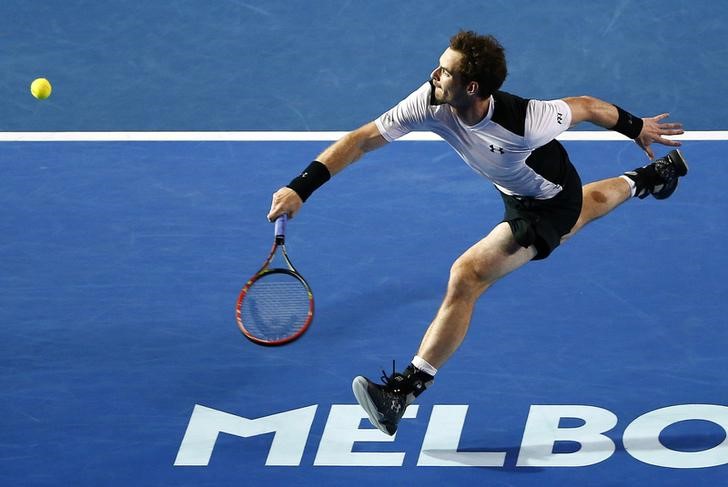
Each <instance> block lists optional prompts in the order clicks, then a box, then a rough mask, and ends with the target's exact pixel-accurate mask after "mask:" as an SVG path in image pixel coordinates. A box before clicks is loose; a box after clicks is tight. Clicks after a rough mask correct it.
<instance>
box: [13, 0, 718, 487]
mask: <svg viewBox="0 0 728 487" xmlns="http://www.w3.org/2000/svg"><path fill="white" fill-rule="evenodd" d="M461 28H464V29H473V30H476V31H479V32H482V33H486V32H487V33H492V34H494V35H495V36H496V37H497V38H498V39H500V40H501V42H502V43H503V44H504V46H505V47H506V53H507V56H508V61H509V76H508V78H507V79H506V83H505V84H504V86H503V88H504V89H505V90H506V91H509V92H512V93H515V94H518V95H520V96H524V97H528V98H540V99H553V98H561V97H565V96H577V95H592V96H596V97H599V98H601V99H604V100H607V101H610V102H613V103H616V104H619V105H620V106H622V107H623V108H625V109H627V110H629V111H631V112H633V113H635V114H639V115H641V116H652V115H656V114H658V113H662V112H666V111H669V112H670V113H671V117H670V120H675V121H681V122H683V123H684V125H685V129H686V130H687V131H688V132H687V135H686V136H685V137H684V144H683V152H684V154H685V156H686V158H687V159H688V161H689V163H690V173H689V175H688V177H687V178H684V179H683V180H682V182H681V185H680V187H679V188H678V190H677V192H676V193H675V194H674V195H673V196H672V197H671V198H670V199H669V200H667V201H656V200H654V199H652V198H648V199H646V200H636V199H635V200H633V201H629V202H628V203H626V204H625V205H623V206H622V207H620V208H619V209H617V210H616V211H615V212H613V213H612V214H610V215H609V216H608V217H607V218H605V219H602V220H599V221H596V222H594V223H592V224H591V226H590V227H588V228H586V229H585V230H584V231H583V232H582V233H580V234H578V235H577V236H576V237H575V238H573V239H572V240H571V241H569V242H568V243H567V244H565V245H564V246H562V247H561V248H559V249H557V251H556V252H555V253H554V254H553V255H552V256H551V257H550V258H549V259H547V260H545V261H540V262H536V263H532V264H529V265H527V266H526V267H524V268H522V269H520V270H518V271H517V272H516V273H514V274H513V275H511V276H508V277H507V278H505V279H504V280H502V281H500V282H498V283H497V284H496V285H495V286H494V287H493V288H492V289H490V290H489V291H488V292H487V293H486V295H485V296H484V297H483V298H482V300H481V301H480V302H479V305H478V307H477V309H476V312H475V316H474V319H473V324H472V326H471V328H470V331H469V334H468V336H467V338H466V340H465V342H464V344H463V346H462V347H461V348H460V350H458V352H457V353H456V354H455V355H454V357H453V358H452V360H451V361H449V362H448V363H447V365H446V366H445V367H443V368H442V369H441V370H440V371H439V372H438V374H437V380H436V382H435V385H434V386H433V387H432V388H431V389H430V390H429V391H427V393H426V394H424V395H422V396H421V397H420V399H419V400H418V402H417V403H416V405H413V406H411V407H410V408H409V409H408V411H407V415H406V416H405V419H403V420H402V423H401V427H400V430H399V431H398V433H397V435H396V437H394V438H391V437H387V436H384V435H383V434H380V433H379V431H378V430H374V429H372V427H371V425H370V424H369V422H368V421H367V420H366V419H363V417H364V413H363V411H362V410H361V409H360V408H359V407H358V406H357V404H356V402H355V400H354V397H353V395H352V392H351V381H352V378H353V377H354V376H356V375H360V374H361V375H366V376H368V377H369V378H372V379H376V378H378V377H379V375H380V370H382V369H384V370H385V371H386V372H387V373H390V372H391V367H392V360H396V364H397V368H398V369H400V370H401V369H402V368H403V367H405V366H406V365H407V363H408V362H409V361H410V360H411V359H412V356H413V355H414V353H415V351H416V349H417V346H418V344H419V341H420V339H421V337H422V333H423V331H424V329H425V327H426V326H427V325H428V324H429V322H430V320H431V319H432V317H433V316H434V314H435V312H436V310H437V307H438V306H439V304H440V301H441V299H442V296H443V294H444V291H445V286H446V282H447V278H448V272H449V269H450V265H451V263H452V262H453V260H454V259H455V258H456V257H457V256H458V255H460V254H461V253H462V252H463V251H464V250H465V249H466V248H468V247H469V246H470V245H472V244H473V243H474V242H475V241H477V240H479V239H480V238H482V236H483V235H484V234H485V233H486V232H488V231H489V230H490V229H491V228H492V227H493V225H494V224H496V223H497V222H499V221H500V219H501V217H502V214H503V208H502V202H501V199H500V197H499V195H498V194H497V192H496V191H495V190H494V189H493V188H492V186H491V185H490V184H489V183H487V182H486V181H485V180H484V179H483V178H481V177H479V176H477V175H475V174H473V173H472V171H471V170H470V169H468V168H467V167H466V165H465V164H463V163H462V161H461V160H460V159H459V158H458V156H457V155H456V154H455V153H454V152H453V151H452V150H451V149H450V147H449V146H447V145H446V144H445V143H444V142H442V141H436V140H434V141H433V140H410V141H401V142H396V143H393V144H390V145H389V146H388V147H386V148H385V149H382V150H381V151H377V152H374V153H371V154H369V155H367V156H366V157H365V158H363V159H362V160H361V161H360V162H358V163H357V164H355V165H353V166H352V167H351V168H350V169H347V170H346V171H344V172H342V173H341V174H339V175H337V176H336V178H335V179H334V180H333V181H331V182H330V183H328V184H327V185H326V186H324V187H323V188H322V189H320V190H319V191H317V192H316V194H315V195H314V196H313V197H312V198H311V199H310V200H309V202H308V203H307V204H306V205H305V208H304V209H303V211H302V212H301V213H300V215H299V216H298V217H297V218H296V219H294V220H292V221H291V222H289V225H288V237H287V244H288V252H289V254H290V256H291V258H292V260H293V262H294V264H295V265H296V267H297V268H298V269H299V270H300V271H301V273H302V274H303V275H304V276H305V277H306V278H307V280H308V281H309V283H310V284H311V286H312V288H313V292H314V294H315V296H316V315H315V319H314V322H313V325H312V326H311V328H310V329H309V330H308V332H307V333H306V334H305V335H304V336H303V337H302V338H301V339H300V340H298V341H296V342H294V343H292V344H290V345H288V346H284V347H279V348H263V347H260V346H257V345H254V344H253V343H251V342H249V341H248V340H246V339H245V337H244V336H243V335H242V334H241V333H240V331H239V330H238V327H237V326H236V323H235V314H234V306H235V300H236V298H237V295H238V292H239V291H240V288H241V286H242V285H243V284H244V283H245V280H246V279H247V278H248V277H249V276H250V275H251V274H252V273H253V272H254V271H256V270H257V269H258V268H259V266H260V264H261V263H262V261H263V260H264V258H265V256H266V255H267V252H268V250H269V248H270V244H271V242H272V237H273V235H272V232H273V228H272V225H271V224H270V223H268V222H267V220H266V218H265V217H266V214H267V211H268V209H269V205H270V196H271V194H272V192H273V191H275V190H276V189H277V188H278V187H280V186H281V185H282V184H285V183H287V182H288V181H289V180H290V179H291V178H292V177H293V176H294V175H295V174H296V173H297V172H299V171H300V170H301V169H303V168H304V167H305V166H306V164H308V162H309V161H310V160H311V159H312V158H313V157H315V156H316V155H317V154H318V153H319V152H320V151H321V150H322V149H324V148H325V147H326V146H327V145H328V144H329V143H330V141H331V140H333V138H335V135H334V134H335V133H342V131H348V130H351V129H354V128H356V127H357V126H359V125H361V124H363V123H365V122H368V121H370V120H372V119H374V118H375V117H377V116H379V115H380V114H381V113H383V112H384V111H385V110H387V109H388V108H390V107H391V106H393V105H394V104H395V103H396V102H397V101H399V100H400V99H402V98H403V97H405V96H406V95H407V94H408V93H410V92H411V91H412V90H414V89H415V88H417V87H418V86H420V84H421V83H422V82H423V81H424V80H426V79H427V77H428V76H429V74H430V72H431V71H432V69H433V68H434V67H435V66H436V64H437V60H438V56H439V55H440V54H441V53H442V51H443V50H444V48H445V47H446V46H447V43H448V39H449V38H450V36H452V35H453V34H454V33H455V32H457V31H458V30H459V29H461ZM0 38H1V39H2V42H3V47H4V58H3V59H4V64H3V66H4V69H3V70H2V72H0V113H1V114H2V117H0V205H1V207H2V210H0V235H1V237H0V372H1V373H0V418H1V419H0V485H23V486H25V485H28V486H57V485H62V486H66V485H77V486H98V485H105V486H127V485H144V486H147V485H148V486H168V485H169V486H204V485H208V486H219V485H246V486H247V485H250V486H279V485H280V486H287V485H302V486H309V485H332V486H333V485H335V486H340V485H356V484H363V483H367V484H372V483H373V484H377V485H381V486H387V485H392V486H403V485H404V486H408V485H417V486H435V485H438V486H441V485H448V486H450V485H492V486H534V485H537V486H586V485H588V486H631V485H660V486H684V485H696V486H698V485H701V486H702V485H708V486H718V485H723V484H725V478H726V476H727V475H728V470H727V469H728V466H727V465H728V439H727V433H726V432H727V431H728V393H727V392H726V391H728V379H726V374H725V371H726V370H728V359H727V358H726V353H725V350H726V344H728V331H727V330H728V327H727V326H726V325H727V324H728V321H727V320H726V314H727V310H728V305H727V304H726V299H725V296H726V295H728V287H727V285H726V283H727V282H728V266H727V265H726V256H725V252H724V251H723V250H722V245H723V244H724V242H725V241H726V240H727V238H726V237H728V225H727V224H726V214H728V203H727V202H726V198H725V197H724V192H725V186H726V185H725V181H726V177H727V176H728V174H726V173H727V171H728V169H726V164H725V163H724V158H725V153H726V150H727V149H728V142H726V140H728V136H727V135H726V132H725V131H726V128H727V127H726V122H725V116H724V114H725V113H727V112H728V98H727V97H725V96H721V93H723V92H724V91H725V89H724V86H723V85H724V84H725V82H724V80H725V79H728V61H727V59H728V57H726V55H725V47H724V46H725V39H728V11H727V10H726V9H725V7H724V6H723V4H722V3H721V2H713V1H708V0H696V1H693V2H690V3H689V4H688V3H686V2H684V1H681V0H660V1H658V0H644V1H642V2H640V3H639V4H636V3H634V2H630V1H628V0H623V1H618V2H591V3H586V4H585V3H584V2H575V1H568V0H567V1H564V0H558V1H557V0H544V1H541V2H489V3H488V4H487V5H485V4H482V5H474V4H473V3H472V2H466V1H465V0H450V1H449V2H447V3H446V4H443V3H442V2H432V1H427V0H424V1H419V2H407V1H405V2H398V3H393V2H385V1H382V0H372V1H370V2H367V3H366V5H365V4H363V3H361V2H341V1H333V0H315V1H306V2H303V1H300V0H286V1H285V2H281V1H269V2H256V1H247V2H240V1H230V0H228V1H224V2H206V1H201V0H177V1H175V2H147V3H145V4H141V3H138V2H112V1H110V0H96V1H94V2H88V1H87V0H67V1H65V2H63V3H62V4H61V3H59V2H42V1H41V2H33V3H31V2H24V1H20V0H5V1H3V2H2V3H1V4H0ZM37 77H46V78H48V79H49V80H50V81H51V82H52V84H53V93H52V96H51V97H50V98H48V99H47V100H44V101H39V100H36V99H35V98H33V97H31V96H30V93H29V90H28V88H29V85H30V82H31V81H32V80H33V79H35V78H37ZM592 128H593V127H590V126H583V127H582V126H580V127H578V128H577V130H579V131H587V132H585V133H582V134H581V135H579V136H577V137H575V138H570V137H569V135H570V133H567V134H565V135H566V137H565V139H564V144H565V146H566V147H567V149H568V150H569V153H570V155H571V159H572V161H573V162H574V164H575V165H576V167H577V168H578V169H579V171H580V174H581V176H582V179H583V181H585V182H586V181H592V180H596V179H601V178H605V177H609V176H613V175H617V174H620V173H621V172H623V171H625V170H629V169H632V168H634V167H635V166H637V165H639V164H642V163H644V162H646V161H645V160H644V156H643V155H642V153H641V152H640V151H639V150H638V148H637V147H636V146H635V145H634V144H633V143H631V142H629V141H628V140H626V139H623V138H621V137H620V136H617V137H615V138H614V139H615V140H604V139H603V138H601V136H603V135H604V134H609V133H610V132H607V131H601V130H600V131H589V130H591V129H592ZM188 131H189V132H188ZM184 134H187V135H184ZM612 134H613V133H612ZM654 149H655V151H656V152H657V154H658V155H661V154H664V153H665V152H666V149H665V148H664V147H657V146H655V147H654Z"/></svg>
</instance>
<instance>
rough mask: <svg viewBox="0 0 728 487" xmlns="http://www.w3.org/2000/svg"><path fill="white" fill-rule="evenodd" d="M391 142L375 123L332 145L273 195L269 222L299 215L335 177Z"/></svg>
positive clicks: (364, 126) (354, 131) (352, 132)
mask: <svg viewBox="0 0 728 487" xmlns="http://www.w3.org/2000/svg"><path fill="white" fill-rule="evenodd" d="M386 143H387V140H386V139H385V138H384V137H382V135H381V134H380V133H379V129H377V126H376V125H375V124H374V122H369V123H367V124H365V125H362V126H361V127H359V128H358V129H356V130H353V131H351V132H349V133H348V134H346V135H345V136H344V137H342V138H341V139H339V140H337V141H336V142H334V143H333V144H331V145H330V146H329V147H328V148H326V150H324V151H323V152H322V153H321V154H319V156H318V157H317V158H316V160H315V161H313V162H312V163H311V164H309V166H308V167H307V168H306V169H305V170H304V171H303V172H302V173H301V174H300V175H299V176H297V177H296V178H294V179H293V181H291V182H290V183H289V184H288V185H287V186H284V187H282V188H280V189H279V190H278V191H276V192H275V193H273V199H272V201H271V205H270V211H269V212H268V220H270V221H274V220H275V219H276V218H278V217H279V216H280V215H282V214H284V213H286V214H288V217H289V218H293V216H294V215H295V214H296V213H298V210H300V209H301V206H302V205H303V202H304V201H306V199H308V197H309V196H311V193H313V192H314V191H315V190H316V189H318V188H319V187H320V186H321V185H322V184H324V183H325V182H326V181H328V180H329V178H330V177H331V176H333V175H334V174H336V173H338V172H339V171H341V170H342V169H344V168H345V167H346V166H348V165H349V164H351V163H353V162H354V161H356V160H357V159H359V158H360V157H361V156H363V155H364V154H365V153H367V152H369V151H372V150H374V149H378V148H379V147H382V146H383V145H385V144H386Z"/></svg>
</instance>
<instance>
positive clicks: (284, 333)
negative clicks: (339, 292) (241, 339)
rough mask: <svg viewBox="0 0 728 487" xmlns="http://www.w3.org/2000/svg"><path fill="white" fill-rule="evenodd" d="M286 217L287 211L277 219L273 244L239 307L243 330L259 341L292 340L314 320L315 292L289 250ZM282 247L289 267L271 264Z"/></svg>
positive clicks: (239, 302)
mask: <svg viewBox="0 0 728 487" xmlns="http://www.w3.org/2000/svg"><path fill="white" fill-rule="evenodd" d="M286 220H287V216H286V215H281V216H280V217H278V219H277V220H276V222H275V240H274V242H273V248H272V249H271V251H270V254H269V255H268V258H267V259H266V260H265V263H264V264H263V266H262V267H261V268H260V270H259V271H258V272H256V273H255V275H253V277H251V278H250V279H249V280H248V282H247V283H245V286H243V289H242V290H241V291H240V295H239V296H238V302H237V305H236V307H235V317H236V319H237V322H238V327H239V328H240V331H242V332H243V334H244V335H245V336H246V337H247V338H249V339H250V340H252V341H253V342H255V343H257V344H259V345H283V344H284V343H289V342H292V341H293V340H295V339H296V338H299V337H300V336H301V335H303V334H304V332H305V331H306V330H307V329H308V327H309V326H310V325H311V321H313V292H311V287H310V286H309V285H308V283H307V282H306V280H305V279H304V278H303V276H301V274H299V273H298V271H297V270H296V268H295V267H293V264H292V263H291V260H290V259H289V258H288V254H287V253H286ZM279 249H280V251H281V252H280V253H281V255H282V256H283V260H284V262H285V267H271V265H272V262H273V258H274V257H275V256H276V254H277V253H278V250H279Z"/></svg>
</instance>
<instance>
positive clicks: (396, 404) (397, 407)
mask: <svg viewBox="0 0 728 487" xmlns="http://www.w3.org/2000/svg"><path fill="white" fill-rule="evenodd" d="M400 409H402V405H401V404H399V402H397V400H396V399H392V410H393V411H394V412H395V413H398V412H399V410H400Z"/></svg>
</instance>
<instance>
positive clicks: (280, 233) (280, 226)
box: [275, 213, 288, 243]
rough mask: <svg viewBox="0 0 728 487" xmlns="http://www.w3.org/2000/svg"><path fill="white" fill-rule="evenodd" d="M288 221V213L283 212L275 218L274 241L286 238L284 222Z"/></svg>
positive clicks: (281, 240)
mask: <svg viewBox="0 0 728 487" xmlns="http://www.w3.org/2000/svg"><path fill="white" fill-rule="evenodd" d="M287 221H288V215H286V214H285V213H284V214H282V215H281V216H279V217H278V218H276V228H275V237H276V242H279V243H281V242H283V241H284V240H285V239H286V222H287Z"/></svg>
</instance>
